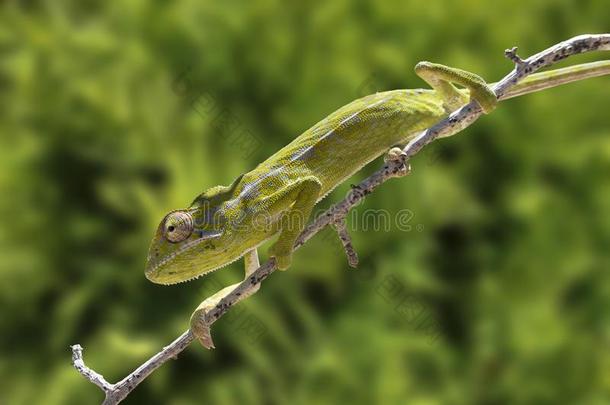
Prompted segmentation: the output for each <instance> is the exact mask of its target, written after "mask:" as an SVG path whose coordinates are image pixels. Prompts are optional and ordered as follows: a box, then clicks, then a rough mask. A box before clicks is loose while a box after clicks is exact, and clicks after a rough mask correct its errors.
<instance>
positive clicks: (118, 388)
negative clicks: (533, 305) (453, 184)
mask: <svg viewBox="0 0 610 405" xmlns="http://www.w3.org/2000/svg"><path fill="white" fill-rule="evenodd" d="M598 50H610V34H599V35H581V36H578V37H574V38H572V39H569V40H567V41H564V42H561V43H559V44H557V45H555V46H553V47H550V48H548V49H546V50H544V51H542V52H540V53H537V54H536V55H533V56H531V57H529V58H527V59H525V60H523V59H521V58H520V57H518V56H517V53H516V48H512V49H510V50H507V51H506V56H507V57H508V58H509V59H510V60H511V61H513V62H514V63H515V68H514V69H513V71H511V72H510V73H509V74H508V75H506V76H505V77H504V78H503V79H502V80H501V81H500V82H498V83H496V84H495V85H494V91H495V93H496V96H497V97H498V99H499V100H504V99H507V98H510V97H514V96H515V95H521V94H525V93H529V92H533V91H537V90H540V89H541V88H540V87H536V86H535V85H532V86H531V87H529V86H525V87H521V88H519V91H518V92H514V93H511V91H510V90H511V89H512V88H514V87H515V86H516V85H517V84H518V83H519V81H520V80H522V79H523V78H524V77H526V76H528V75H530V74H532V73H534V72H536V71H537V70H539V69H541V68H544V67H547V66H551V65H553V64H554V63H556V62H558V61H560V60H562V59H565V58H567V57H569V56H572V55H575V54H579V53H584V52H590V51H598ZM607 73H609V72H608V71H607V70H605V71H601V70H600V71H598V72H597V73H596V74H595V75H592V74H585V73H583V74H581V75H580V76H579V75H578V72H576V73H575V75H574V76H573V77H571V78H570V80H569V81H574V80H582V79H584V78H587V77H592V76H596V75H602V74H607ZM566 82H568V80H566V81H558V82H557V83H553V84H552V86H556V85H560V84H563V83H566ZM548 87H550V86H546V87H544V88H548ZM481 114H482V111H481V108H480V107H479V105H478V104H477V103H476V102H474V101H473V102H471V103H469V104H467V105H465V106H464V107H462V108H460V109H459V110H457V111H455V112H453V113H452V114H451V115H449V117H447V118H446V119H444V120H442V121H440V122H439V123H437V124H436V125H434V126H432V127H430V128H428V129H427V130H425V131H423V132H421V133H420V134H419V135H418V136H417V137H416V138H415V139H413V140H412V141H411V142H410V143H409V144H408V145H407V146H406V147H405V148H404V149H403V150H402V151H401V152H400V153H399V154H396V153H393V154H392V156H391V158H390V159H387V161H386V162H385V164H384V165H383V167H382V168H381V169H379V170H378V171H376V172H375V173H373V174H372V175H371V176H369V177H368V178H367V179H365V180H364V181H362V182H361V183H360V184H358V185H357V186H354V187H353V188H352V190H351V191H350V192H349V194H348V195H347V197H346V198H345V199H343V200H342V201H340V202H338V203H337V204H334V205H333V206H332V207H330V208H329V209H328V210H327V211H326V212H324V213H323V214H322V215H320V216H319V217H317V218H316V219H315V220H314V221H313V222H312V223H311V224H310V225H309V226H308V227H307V228H306V229H305V231H304V232H303V233H302V234H301V236H300V237H299V239H298V241H297V243H296V244H295V250H296V249H298V248H299V247H301V246H302V245H303V244H304V243H305V242H307V241H308V240H309V239H311V238H312V237H313V236H314V235H315V234H316V233H318V232H319V231H320V230H322V229H323V228H324V227H326V226H328V225H335V226H336V227H337V229H338V231H339V234H340V235H344V236H345V235H347V233H346V232H345V233H344V232H343V231H342V230H341V229H344V227H345V222H344V221H345V217H346V215H347V213H348V212H349V210H350V209H351V208H352V207H354V206H355V205H356V204H358V203H359V202H360V201H361V200H362V199H363V198H364V197H365V196H366V195H368V194H370V193H371V192H372V191H373V190H374V189H376V188H377V187H378V186H379V185H381V184H382V183H384V182H386V181H387V180H388V179H390V178H392V177H399V176H402V175H404V174H406V173H408V165H407V161H408V159H409V158H411V157H412V156H413V155H415V154H416V153H417V152H419V151H420V150H421V149H422V148H423V147H424V146H425V145H427V144H428V143H430V142H432V141H433V140H434V139H436V138H437V137H439V136H444V135H450V134H453V133H456V132H459V131H461V130H462V129H464V128H466V127H467V126H469V125H470V124H472V123H473V122H474V121H476V120H477V119H478V118H479V117H480V116H481ZM346 240H347V242H348V243H349V245H350V246H351V241H350V239H349V236H348V237H347V239H346ZM344 245H345V241H344ZM346 252H348V257H349V260H350V264H351V263H352V262H354V260H355V261H357V256H355V252H354V251H353V248H352V247H350V248H349V249H347V248H346ZM352 253H353V256H352ZM354 257H355V259H354ZM273 271H275V260H274V259H273V258H272V259H270V260H269V261H267V262H266V263H264V264H263V265H262V266H260V267H259V268H258V269H257V270H256V271H254V273H252V274H251V275H250V276H249V277H248V278H247V279H245V280H244V281H242V282H241V283H240V284H239V285H238V286H237V287H236V288H234V289H233V290H231V291H229V292H227V294H226V295H225V296H224V297H223V298H222V299H221V300H220V302H219V303H218V304H217V305H216V307H215V308H213V309H212V310H211V311H209V312H208V313H206V314H205V319H204V320H203V321H204V322H206V323H207V324H208V325H211V324H213V323H214V322H215V321H216V320H218V319H219V318H220V317H221V316H223V315H224V314H225V313H226V312H227V311H228V310H229V309H230V308H231V307H232V306H233V305H234V304H235V303H237V302H238V301H239V298H240V296H243V295H248V294H250V293H252V292H253V290H254V289H255V287H256V286H257V285H258V284H259V283H261V282H262V281H263V280H264V279H265V278H267V277H268V276H269V275H270V274H271V273H273ZM193 340H194V337H193V334H192V333H191V332H190V331H187V332H185V333H183V334H182V335H181V336H180V337H178V338H177V339H176V340H174V341H173V342H172V343H170V344H169V345H168V346H166V347H165V348H163V350H162V351H160V352H159V353H157V354H156V355H154V356H153V357H151V358H150V359H149V360H148V361H146V362H145V363H144V364H142V365H141V366H140V367H138V368H137V369H136V370H135V371H134V372H132V373H131V374H129V375H128V376H127V377H125V378H124V379H123V380H121V381H120V382H118V383H116V384H110V383H108V382H107V381H106V380H105V379H104V377H103V376H102V375H100V374H98V373H97V372H95V371H93V370H92V369H90V368H88V367H87V366H85V364H84V361H83V359H82V348H81V346H80V345H78V344H77V345H74V346H72V358H73V363H74V367H75V368H76V369H77V370H78V372H80V373H81V374H82V375H83V376H84V377H85V378H87V379H88V380H89V381H91V382H92V383H93V384H95V385H97V386H98V387H100V388H101V389H102V390H103V391H104V392H105V393H106V399H105V401H104V404H106V405H110V404H117V403H119V402H120V401H122V400H123V399H125V397H126V396H127V395H128V394H129V393H130V392H131V391H132V390H133V389H134V388H135V387H136V386H137V385H138V384H139V383H140V382H142V381H143V380H144V379H145V378H146V377H147V376H148V375H150V373H152V372H153V371H154V370H156V369H157V368H158V367H159V366H161V365H162V364H163V363H165V362H166V361H167V360H169V359H173V358H176V356H177V355H178V354H179V353H180V352H181V351H182V350H184V349H185V348H186V347H187V346H188V345H189V344H190V343H191V342H192V341H193Z"/></svg>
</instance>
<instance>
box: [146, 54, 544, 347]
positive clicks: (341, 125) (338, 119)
mask: <svg viewBox="0 0 610 405" xmlns="http://www.w3.org/2000/svg"><path fill="white" fill-rule="evenodd" d="M415 72H416V73H417V75H419V76H420V77H421V78H422V79H424V80H425V81H426V82H427V83H428V84H429V85H430V86H431V87H432V89H431V90H427V89H426V90H424V89H417V90H393V91H387V92H380V93H376V94H372V95H369V96H366V97H363V98H360V99H358V100H355V101H353V102H351V103H350V104H347V105H346V106H344V107H342V108H340V109H338V110H337V111H335V112H333V113H332V114H330V115H329V116H328V117H327V118H325V119H324V120H322V121H320V122H318V123H317V124H315V125H314V126H313V127H311V128H310V129H308V130H307V131H305V132H304V133H303V134H301V135H300V136H299V137H297V138H296V139H294V140H293V141H292V142H291V143H289V144H288V145H286V146H285V147H284V148H282V149H280V150H279V151H278V152H277V153H275V154H274V155H273V156H271V157H270V158H268V159H267V160H266V161H264V162H262V163H261V164H259V165H258V166H257V167H256V168H255V169H254V170H252V171H250V172H248V173H245V174H243V175H241V176H239V177H238V178H237V179H236V180H235V181H233V183H232V184H231V185H229V186H216V187H212V188H210V189H208V190H206V191H204V192H203V193H201V194H200V195H198V196H197V197H196V198H195V200H194V201H193V202H192V203H191V205H190V206H189V207H188V208H186V209H180V210H175V211H172V212H170V213H168V214H167V215H166V216H165V217H164V218H163V220H162V221H161V223H160V224H159V226H158V228H157V231H156V233H155V235H154V238H153V240H152V243H151V246H150V250H149V253H148V260H147V263H146V270H145V274H146V277H147V278H148V279H149V280H151V281H153V282H155V283H160V284H174V283H179V282H184V281H188V280H191V279H194V278H197V277H199V276H201V275H203V274H206V273H209V272H212V271H214V270H216V269H218V268H220V267H223V266H225V265H227V264H229V263H232V262H233V261H235V260H237V259H239V258H241V257H242V256H243V257H244V258H245V260H244V261H245V273H246V277H247V276H248V275H249V274H251V273H252V272H253V271H254V270H256V269H257V268H258V267H259V261H258V253H257V247H258V246H259V245H261V244H262V243H263V242H265V241H266V240H268V239H269V238H271V237H273V236H274V235H276V234H278V233H279V236H278V238H277V241H276V242H275V243H274V244H273V245H272V246H271V248H270V251H269V253H270V256H272V257H275V260H276V264H277V267H278V268H279V269H280V270H285V269H286V268H288V267H289V266H290V262H291V255H292V249H293V246H294V243H295V241H296V239H297V237H298V236H299V234H300V233H301V232H302V231H303V229H304V227H305V225H306V222H307V220H308V218H309V216H310V213H311V211H312V209H313V207H314V205H315V204H316V203H317V202H318V201H320V200H321V199H322V198H324V196H326V195H327V194H328V193H329V192H330V191H332V190H333V189H334V188H335V187H336V186H338V185H339V184H341V183H342V182H343V181H344V180H346V179H347V178H348V177H350V176H351V175H352V174H354V173H355V172H357V171H358V170H360V169H361V168H362V167H363V166H364V165H366V164H367V163H369V162H370V161H372V160H373V159H375V158H377V157H379V156H380V155H382V154H384V153H385V152H387V151H388V150H389V149H390V148H392V147H394V146H397V145H404V144H406V143H407V142H408V141H409V140H411V139H412V138H414V137H415V136H416V135H417V134H418V133H420V132H421V131H422V130H424V129H426V128H428V127H430V126H431V125H433V124H435V123H436V122H438V121H439V120H441V119H443V118H445V117H447V116H448V115H449V114H450V113H451V112H452V111H455V110H456V109H458V108H459V107H461V106H463V105H465V104H467V103H468V102H469V101H470V99H473V100H475V101H476V102H477V103H478V104H479V105H480V106H481V108H482V109H483V112H485V113H488V112H490V111H491V110H493V109H494V108H495V106H496V103H497V99H496V96H495V94H494V92H493V90H492V89H491V88H490V87H489V86H488V85H487V84H486V83H485V81H484V80H483V79H482V78H481V77H479V76H477V75H475V74H472V73H469V72H466V71H463V70H459V69H454V68H450V67H447V66H443V65H438V64H433V63H429V62H421V63H419V64H417V66H416V67H415ZM541 75H544V74H541ZM535 76H536V75H533V76H532V77H530V78H529V80H528V81H529V82H531V81H534V80H536V78H535ZM454 84H457V85H459V86H461V87H463V88H460V89H458V88H457V87H455V86H454ZM458 130H459V129H456V132H457V131H458ZM450 135H452V134H450ZM448 136H449V135H448ZM234 286H235V285H233V286H229V287H226V288H225V289H223V290H222V291H220V292H219V293H217V294H214V295H213V296H212V297H210V298H208V299H207V300H205V301H204V302H203V303H201V305H200V306H199V307H198V309H197V310H196V311H195V313H194V314H193V316H192V317H191V330H192V331H193V333H194V335H195V336H196V337H197V338H199V340H200V341H201V342H202V343H203V344H204V345H206V346H207V347H213V346H212V343H211V337H210V336H209V330H205V328H202V327H200V326H198V325H197V324H196V322H194V318H195V314H196V313H200V311H207V310H209V309H211V308H213V307H214V306H215V305H216V304H217V303H218V301H219V299H220V298H221V297H222V295H223V294H224V292H225V291H226V290H227V289H232V288H234ZM241 298H242V299H243V298H245V297H241ZM206 342H207V343H206Z"/></svg>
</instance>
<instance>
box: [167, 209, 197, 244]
mask: <svg viewBox="0 0 610 405" xmlns="http://www.w3.org/2000/svg"><path fill="white" fill-rule="evenodd" d="M192 232H193V217H192V216H191V214H189V213H188V212H182V211H177V212H172V213H171V214H169V215H168V216H167V217H166V218H165V222H164V223H163V236H165V239H167V240H168V241H170V242H172V243H177V242H182V241H183V240H185V239H186V238H188V237H189V236H190V235H191V233H192Z"/></svg>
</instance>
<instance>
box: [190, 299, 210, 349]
mask: <svg viewBox="0 0 610 405" xmlns="http://www.w3.org/2000/svg"><path fill="white" fill-rule="evenodd" d="M204 303H205V301H204ZM210 309H211V308H210ZM206 312H207V311H206V310H204V309H201V306H200V308H197V309H196V310H195V312H193V314H192V315H191V321H190V323H191V332H192V333H193V335H195V338H196V339H197V340H198V341H199V343H201V345H202V346H203V347H205V348H206V349H208V350H210V349H214V347H215V346H214V341H213V340H212V331H211V329H210V325H209V324H208V323H207V322H206V320H205V314H206Z"/></svg>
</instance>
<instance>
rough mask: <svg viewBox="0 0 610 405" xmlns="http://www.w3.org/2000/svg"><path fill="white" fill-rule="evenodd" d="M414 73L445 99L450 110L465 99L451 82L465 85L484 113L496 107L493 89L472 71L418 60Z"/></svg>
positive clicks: (458, 105)
mask: <svg viewBox="0 0 610 405" xmlns="http://www.w3.org/2000/svg"><path fill="white" fill-rule="evenodd" d="M415 73H416V74H417V75H418V76H419V77H421V78H422V79H424V80H425V81H426V82H427V83H428V84H429V85H430V86H431V87H432V88H433V89H434V90H436V91H437V92H438V93H439V94H440V95H441V97H443V99H445V100H446V101H445V102H446V104H447V107H449V109H450V110H455V109H457V108H459V107H461V106H463V105H464V104H465V101H466V100H464V98H465V97H464V95H463V94H462V93H460V91H459V90H458V89H456V88H455V86H453V84H452V83H455V84H459V85H460V86H464V87H466V88H467V89H468V90H469V91H470V97H471V98H472V99H474V100H475V101H476V102H477V103H479V105H480V106H481V108H482V109H483V112H484V113H485V114H487V113H489V112H491V111H492V110H493V109H494V108H496V104H497V103H498V99H497V98H496V94H495V93H494V92H493V90H492V89H491V88H490V87H489V86H488V85H487V83H485V80H483V79H482V78H481V77H480V76H477V75H475V74H474V73H470V72H467V71H465V70H461V69H455V68H451V67H448V66H444V65H439V64H436V63H430V62H419V63H418V64H417V65H416V66H415Z"/></svg>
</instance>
